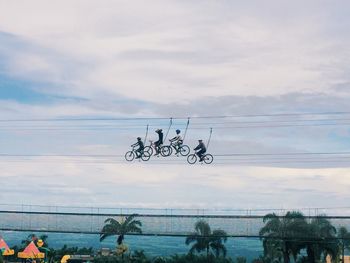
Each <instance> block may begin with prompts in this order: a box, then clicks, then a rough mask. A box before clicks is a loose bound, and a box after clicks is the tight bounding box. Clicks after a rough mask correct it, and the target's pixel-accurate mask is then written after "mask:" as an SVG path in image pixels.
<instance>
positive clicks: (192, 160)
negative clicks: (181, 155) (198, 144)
mask: <svg viewBox="0 0 350 263" xmlns="http://www.w3.org/2000/svg"><path fill="white" fill-rule="evenodd" d="M187 162H188V163H189V164H194V163H195V162H197V156H196V155H195V154H190V155H189V156H187Z"/></svg>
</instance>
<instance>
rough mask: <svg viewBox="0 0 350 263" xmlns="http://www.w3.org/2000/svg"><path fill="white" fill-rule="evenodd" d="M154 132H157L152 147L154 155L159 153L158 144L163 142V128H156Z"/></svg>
mask: <svg viewBox="0 0 350 263" xmlns="http://www.w3.org/2000/svg"><path fill="white" fill-rule="evenodd" d="M156 133H158V141H156V142H154V148H155V149H156V153H155V154H154V155H158V154H159V152H160V146H161V145H162V144H163V130H162V129H157V130H156Z"/></svg>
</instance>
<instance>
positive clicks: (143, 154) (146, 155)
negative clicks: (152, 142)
mask: <svg viewBox="0 0 350 263" xmlns="http://www.w3.org/2000/svg"><path fill="white" fill-rule="evenodd" d="M150 158H151V154H150V153H149V152H146V151H144V152H143V153H142V155H141V159H142V161H148V160H149V159H150Z"/></svg>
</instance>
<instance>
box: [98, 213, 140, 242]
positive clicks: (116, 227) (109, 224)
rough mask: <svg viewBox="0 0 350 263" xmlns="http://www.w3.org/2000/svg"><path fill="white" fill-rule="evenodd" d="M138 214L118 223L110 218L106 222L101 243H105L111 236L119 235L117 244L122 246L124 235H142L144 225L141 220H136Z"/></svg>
mask: <svg viewBox="0 0 350 263" xmlns="http://www.w3.org/2000/svg"><path fill="white" fill-rule="evenodd" d="M136 216H137V214H132V215H129V216H127V217H125V218H124V220H122V222H118V221H117V220H115V219H114V218H108V219H106V220H105V225H104V227H103V228H102V231H101V235H100V241H103V240H104V239H105V238H107V237H109V236H114V235H118V239H117V243H118V245H121V244H122V243H123V240H124V235H126V234H128V233H138V234H141V233H142V230H141V227H142V223H141V221H139V220H134V218H135V217H136Z"/></svg>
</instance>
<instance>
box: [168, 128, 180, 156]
mask: <svg viewBox="0 0 350 263" xmlns="http://www.w3.org/2000/svg"><path fill="white" fill-rule="evenodd" d="M180 133H181V131H180V130H179V129H177V130H176V136H175V137H174V138H171V139H169V141H170V142H171V143H172V144H173V146H174V148H175V150H176V153H178V152H179V151H180V147H181V145H182V143H183V139H182V137H181V135H180Z"/></svg>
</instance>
